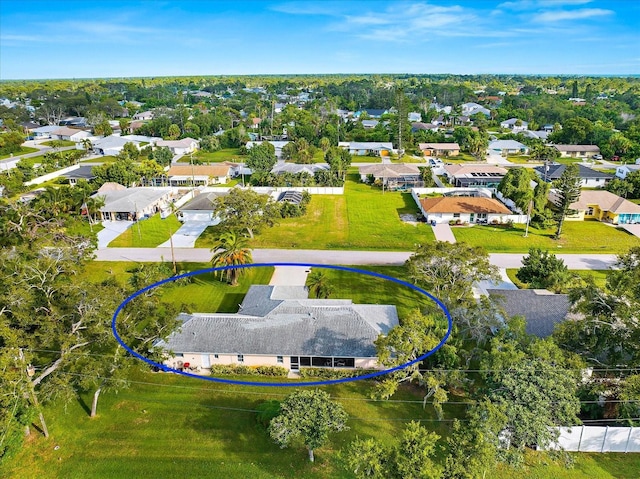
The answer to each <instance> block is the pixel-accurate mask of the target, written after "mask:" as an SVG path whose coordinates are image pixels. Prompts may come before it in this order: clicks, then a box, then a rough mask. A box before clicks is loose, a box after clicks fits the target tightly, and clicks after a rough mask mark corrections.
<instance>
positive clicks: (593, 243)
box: [453, 221, 640, 253]
mask: <svg viewBox="0 0 640 479" xmlns="http://www.w3.org/2000/svg"><path fill="white" fill-rule="evenodd" d="M524 230H525V225H521V224H516V225H513V227H512V228H501V227H494V226H491V225H487V226H478V225H476V226H473V227H468V228H467V227H457V228H453V234H454V235H455V237H456V239H457V240H458V241H464V242H466V243H469V244H472V245H474V246H484V247H485V248H486V249H487V250H488V251H491V252H495V253H498V252H499V253H526V252H528V251H529V248H532V247H535V248H542V249H546V250H549V251H552V252H554V253H622V252H624V251H627V250H628V249H629V248H631V247H632V246H639V245H640V239H639V238H637V237H635V236H633V235H632V234H631V233H628V232H626V231H625V230H622V229H620V228H614V227H612V226H609V225H606V224H604V223H600V222H598V221H567V222H565V223H564V227H563V233H562V237H561V238H560V239H559V240H554V239H553V235H554V234H555V229H549V230H538V229H536V228H529V236H528V237H527V238H525V237H524Z"/></svg>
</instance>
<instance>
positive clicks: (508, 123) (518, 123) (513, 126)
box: [500, 118, 529, 133]
mask: <svg viewBox="0 0 640 479" xmlns="http://www.w3.org/2000/svg"><path fill="white" fill-rule="evenodd" d="M500 127H501V128H507V129H509V130H511V131H513V132H514V133H517V132H519V131H525V130H528V129H529V123H528V122H526V121H524V120H520V119H519V118H509V119H508V120H505V121H503V122H500Z"/></svg>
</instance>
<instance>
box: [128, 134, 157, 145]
mask: <svg viewBox="0 0 640 479" xmlns="http://www.w3.org/2000/svg"><path fill="white" fill-rule="evenodd" d="M122 138H125V139H127V140H129V141H137V142H138V143H140V148H142V147H144V146H155V145H156V143H158V142H159V141H162V138H160V137H157V136H145V135H122ZM143 143H148V144H149V145H143Z"/></svg>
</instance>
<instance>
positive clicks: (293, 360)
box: [291, 356, 300, 371]
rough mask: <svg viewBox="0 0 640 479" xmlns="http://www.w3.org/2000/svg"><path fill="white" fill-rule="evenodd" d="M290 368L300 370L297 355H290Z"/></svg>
mask: <svg viewBox="0 0 640 479" xmlns="http://www.w3.org/2000/svg"><path fill="white" fill-rule="evenodd" d="M291 370H292V371H299V370H300V362H299V359H298V356H291Z"/></svg>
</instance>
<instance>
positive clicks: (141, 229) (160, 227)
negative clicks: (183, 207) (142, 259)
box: [109, 213, 182, 248]
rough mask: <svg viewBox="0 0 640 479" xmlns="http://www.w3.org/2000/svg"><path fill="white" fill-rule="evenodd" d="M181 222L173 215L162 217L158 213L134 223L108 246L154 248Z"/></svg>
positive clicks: (174, 230) (172, 232)
mask: <svg viewBox="0 0 640 479" xmlns="http://www.w3.org/2000/svg"><path fill="white" fill-rule="evenodd" d="M181 226H182V223H180V221H178V218H176V216H175V215H169V216H168V217H167V218H165V219H162V218H161V217H160V213H158V214H156V215H153V216H152V217H151V218H148V219H146V220H142V221H138V222H137V223H134V224H133V225H132V226H131V227H130V228H127V229H126V230H125V232H124V233H122V234H121V235H120V236H118V237H117V238H116V239H114V240H113V241H112V242H111V243H109V247H110V248H114V247H116V248H155V247H157V246H159V245H161V244H162V243H164V242H165V241H167V240H168V239H169V237H170V236H171V235H172V234H174V233H175V232H176V231H178V229H180V227H181Z"/></svg>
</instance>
